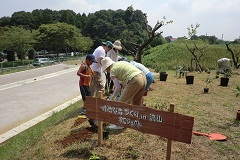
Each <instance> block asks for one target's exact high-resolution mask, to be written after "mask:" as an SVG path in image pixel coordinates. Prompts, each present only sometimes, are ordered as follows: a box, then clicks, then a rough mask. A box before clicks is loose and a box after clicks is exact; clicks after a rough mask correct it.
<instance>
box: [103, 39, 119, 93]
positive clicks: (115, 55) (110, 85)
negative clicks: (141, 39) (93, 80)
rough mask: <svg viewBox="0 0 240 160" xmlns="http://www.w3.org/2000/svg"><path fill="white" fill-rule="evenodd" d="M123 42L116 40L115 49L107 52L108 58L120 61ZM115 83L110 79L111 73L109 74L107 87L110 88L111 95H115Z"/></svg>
mask: <svg viewBox="0 0 240 160" xmlns="http://www.w3.org/2000/svg"><path fill="white" fill-rule="evenodd" d="M121 45H122V44H121V41H120V40H116V41H115V42H114V43H113V48H112V49H111V50H110V51H109V52H107V57H109V58H111V59H112V60H113V61H114V62H117V61H118V58H119V55H118V54H119V51H120V50H122V46H121ZM113 85H114V84H113V81H112V80H111V78H110V73H107V86H108V92H109V93H113Z"/></svg>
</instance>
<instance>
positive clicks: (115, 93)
mask: <svg viewBox="0 0 240 160" xmlns="http://www.w3.org/2000/svg"><path fill="white" fill-rule="evenodd" d="M111 79H112V80H113V83H114V86H115V89H114V92H113V94H112V95H111V97H110V100H114V99H115V98H116V96H117V95H118V93H119V92H120V90H121V85H120V83H119V80H118V78H116V77H111Z"/></svg>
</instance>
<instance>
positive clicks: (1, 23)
mask: <svg viewBox="0 0 240 160" xmlns="http://www.w3.org/2000/svg"><path fill="white" fill-rule="evenodd" d="M10 21H11V18H10V17H2V18H0V26H1V27H5V26H9V25H10Z"/></svg>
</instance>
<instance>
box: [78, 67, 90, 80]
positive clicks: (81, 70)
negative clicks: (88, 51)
mask: <svg viewBox="0 0 240 160" xmlns="http://www.w3.org/2000/svg"><path fill="white" fill-rule="evenodd" d="M85 69H86V66H85V65H84V64H81V65H80V67H79V69H78V71H77V75H78V76H79V77H81V78H84V77H85V78H88V77H89V78H90V75H86V74H83V73H82V72H83V71H84V70H85Z"/></svg>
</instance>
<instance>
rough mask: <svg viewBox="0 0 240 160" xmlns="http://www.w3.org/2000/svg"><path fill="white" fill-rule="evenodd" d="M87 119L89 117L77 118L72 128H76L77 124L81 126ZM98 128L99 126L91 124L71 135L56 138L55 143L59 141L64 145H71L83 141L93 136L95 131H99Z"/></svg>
mask: <svg viewBox="0 0 240 160" xmlns="http://www.w3.org/2000/svg"><path fill="white" fill-rule="evenodd" d="M85 121H87V119H83V118H78V119H76V120H75V122H74V124H73V126H72V127H71V128H74V127H76V126H79V125H80V124H82V123H83V122H85ZM97 131H98V128H97V126H91V127H86V128H84V129H80V130H75V131H72V132H71V133H70V135H68V136H66V137H64V139H62V140H56V141H55V143H59V144H61V145H63V147H67V146H68V145H71V144H72V143H74V142H77V141H78V142H83V141H85V140H87V139H90V138H92V136H93V134H94V133H97Z"/></svg>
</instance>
